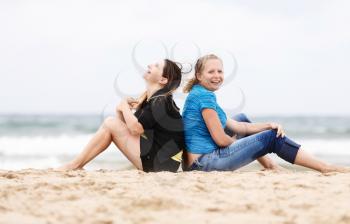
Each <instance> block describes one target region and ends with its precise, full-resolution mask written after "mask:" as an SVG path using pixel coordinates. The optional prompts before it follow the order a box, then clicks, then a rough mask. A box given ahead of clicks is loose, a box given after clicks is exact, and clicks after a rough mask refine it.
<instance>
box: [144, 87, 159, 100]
mask: <svg viewBox="0 0 350 224" xmlns="http://www.w3.org/2000/svg"><path fill="white" fill-rule="evenodd" d="M161 88H162V87H161V86H159V85H153V86H148V87H147V91H146V92H147V100H149V98H150V97H151V96H152V95H153V94H154V93H155V92H157V91H158V90H160V89H161Z"/></svg>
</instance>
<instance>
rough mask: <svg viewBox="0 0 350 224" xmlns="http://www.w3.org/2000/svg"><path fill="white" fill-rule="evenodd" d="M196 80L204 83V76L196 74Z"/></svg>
mask: <svg viewBox="0 0 350 224" xmlns="http://www.w3.org/2000/svg"><path fill="white" fill-rule="evenodd" d="M196 78H197V80H198V81H202V76H201V75H200V74H199V73H197V74H196Z"/></svg>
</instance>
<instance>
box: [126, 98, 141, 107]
mask: <svg viewBox="0 0 350 224" xmlns="http://www.w3.org/2000/svg"><path fill="white" fill-rule="evenodd" d="M126 101H127V103H128V105H129V108H130V109H136V107H137V105H138V104H139V101H137V100H136V99H134V98H132V97H128V98H126Z"/></svg>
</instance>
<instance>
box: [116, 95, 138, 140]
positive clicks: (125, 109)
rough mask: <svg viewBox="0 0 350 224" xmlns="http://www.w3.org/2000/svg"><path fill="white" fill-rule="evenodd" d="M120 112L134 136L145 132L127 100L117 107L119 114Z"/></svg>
mask: <svg viewBox="0 0 350 224" xmlns="http://www.w3.org/2000/svg"><path fill="white" fill-rule="evenodd" d="M118 111H119V112H120V113H121V115H122V117H123V118H124V121H125V124H126V126H127V128H128V130H129V131H130V133H131V134H132V135H141V134H142V133H143V132H144V129H143V126H142V124H141V123H140V122H139V121H138V120H137V117H136V116H135V115H134V113H133V112H132V111H131V108H130V106H129V104H128V102H127V100H126V99H124V100H122V101H121V102H120V104H119V105H118V107H117V112H118Z"/></svg>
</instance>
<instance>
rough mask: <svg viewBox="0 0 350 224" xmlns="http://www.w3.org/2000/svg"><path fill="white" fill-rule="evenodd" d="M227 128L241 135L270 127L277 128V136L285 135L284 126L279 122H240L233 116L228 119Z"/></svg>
mask: <svg viewBox="0 0 350 224" xmlns="http://www.w3.org/2000/svg"><path fill="white" fill-rule="evenodd" d="M226 126H227V128H229V129H230V130H232V131H233V132H234V133H236V134H239V135H251V134H255V133H258V132H262V131H265V130H270V129H277V136H276V137H278V136H281V137H284V135H285V132H284V130H283V129H282V126H281V125H280V124H277V123H248V122H239V121H235V120H233V119H231V118H228V119H227V123H226Z"/></svg>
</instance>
